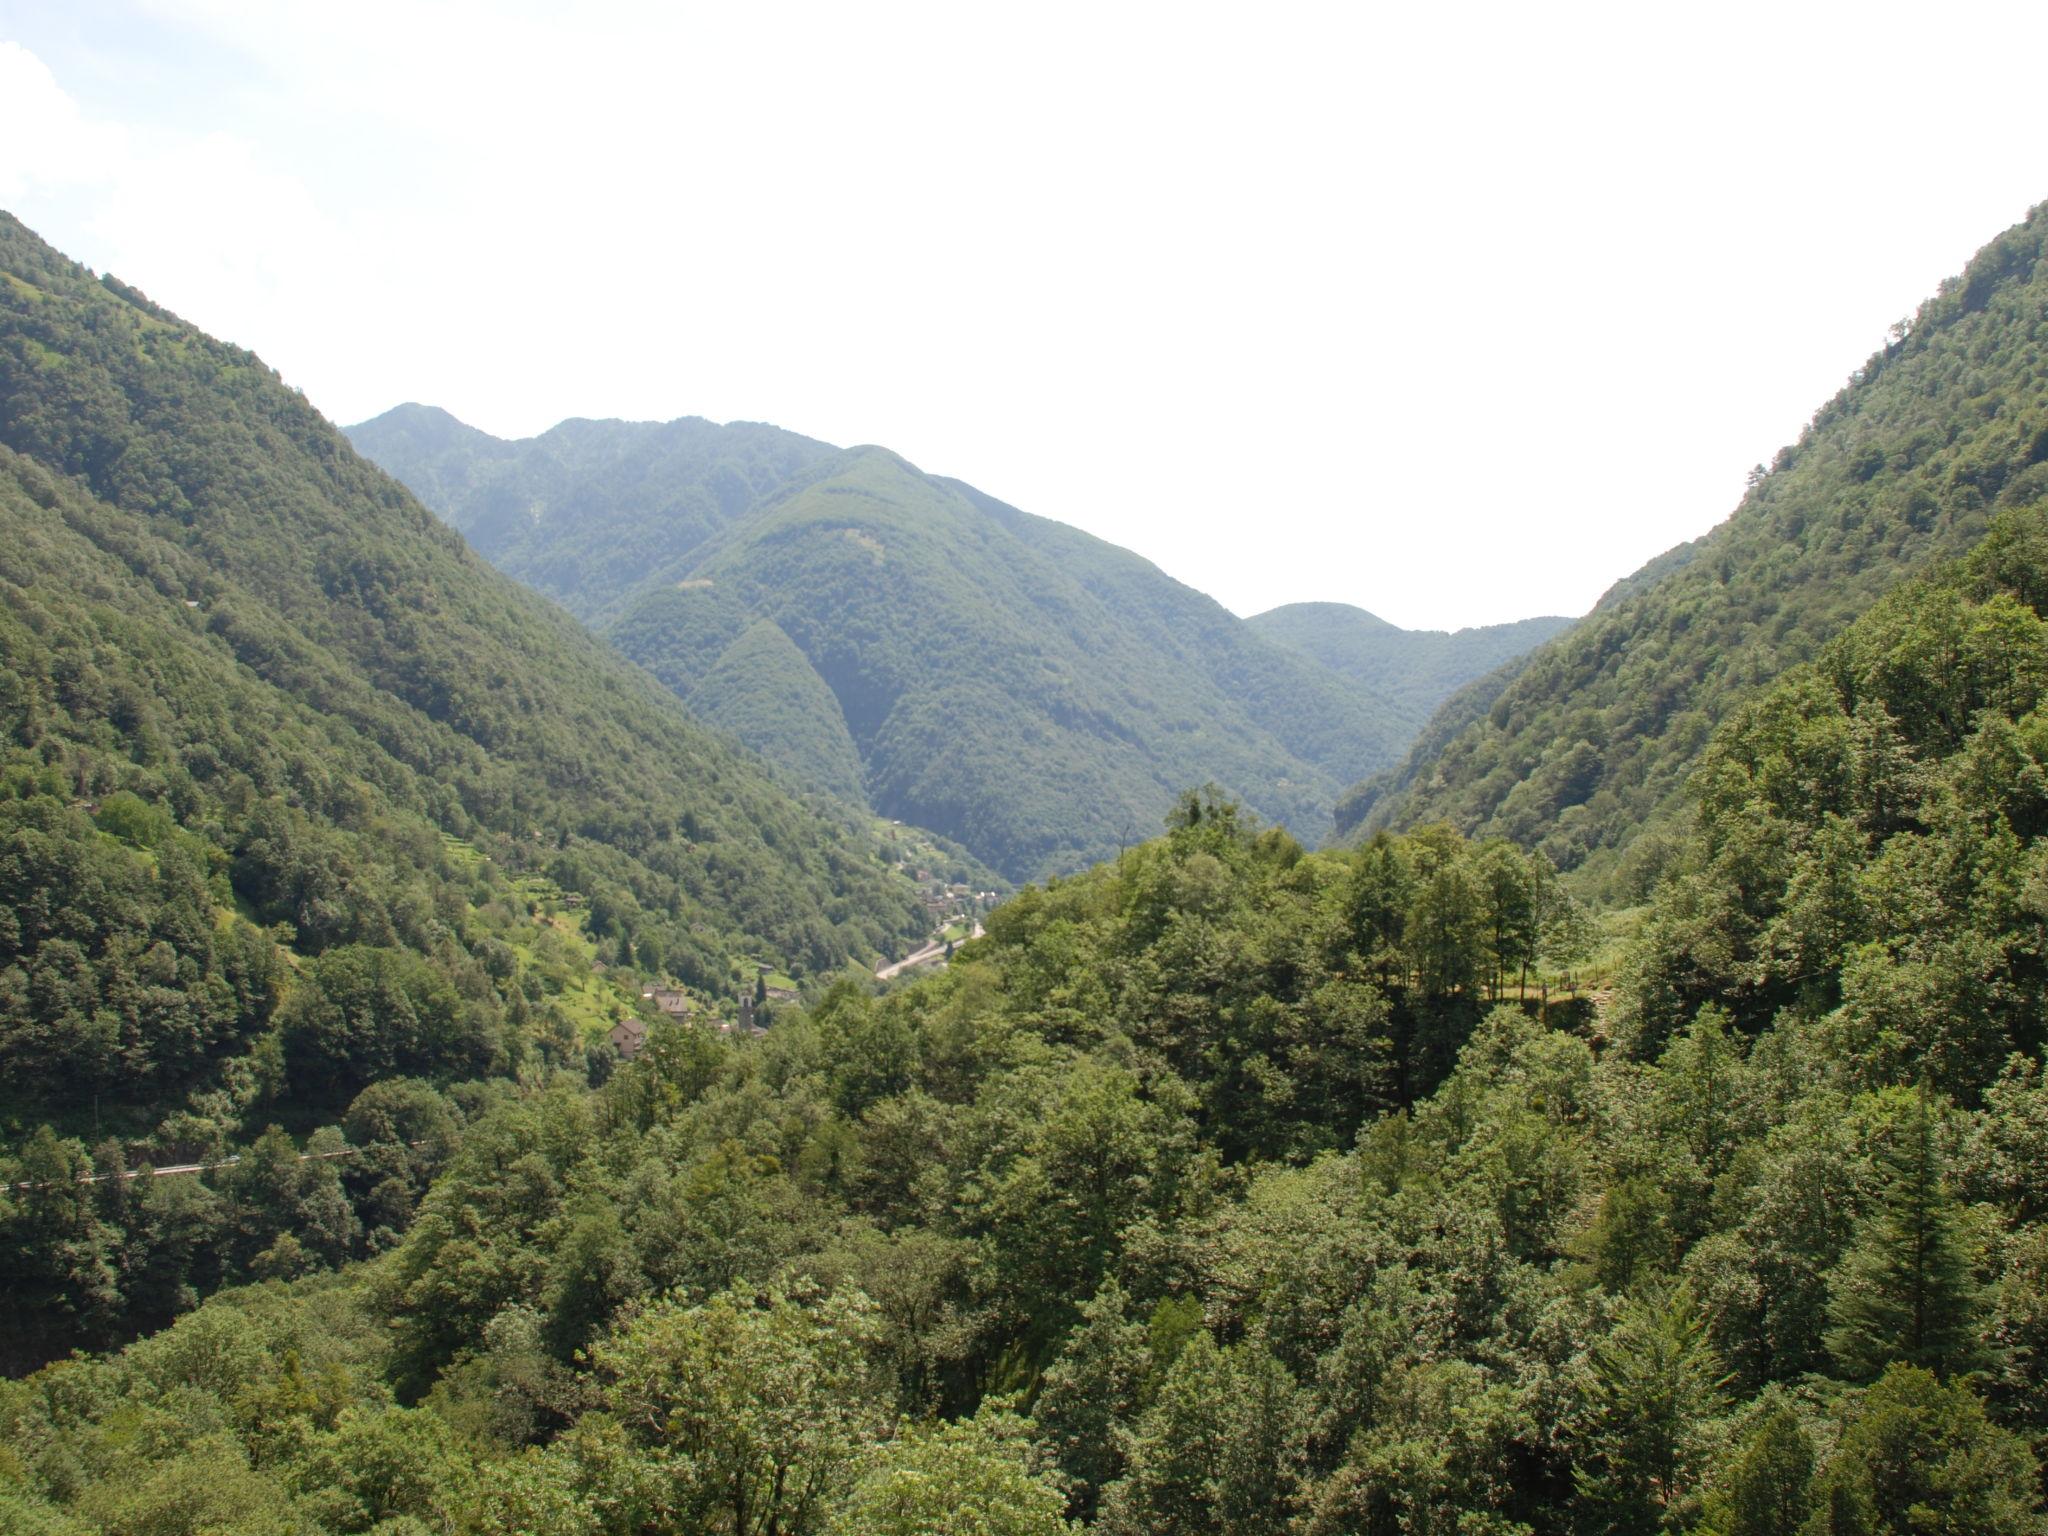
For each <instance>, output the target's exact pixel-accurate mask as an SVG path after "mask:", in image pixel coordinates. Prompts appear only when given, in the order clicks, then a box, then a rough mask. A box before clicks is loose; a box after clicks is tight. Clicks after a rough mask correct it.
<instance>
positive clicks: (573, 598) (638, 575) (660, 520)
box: [347, 405, 837, 622]
mask: <svg viewBox="0 0 2048 1536" xmlns="http://www.w3.org/2000/svg"><path fill="white" fill-rule="evenodd" d="M347 431H348V435H349V438H350V440H351V441H352V442H353V443H354V444H355V446H356V448H357V449H358V451H360V452H361V453H363V454H364V455H365V456H366V457H368V458H369V459H371V460H372V461H373V462H375V463H377V464H379V465H381V466H382V467H383V468H384V469H385V470H386V471H388V472H389V473H391V474H392V475H395V476H396V477H397V478H398V479H399V480H401V481H403V482H404V483H405V484H406V485H407V486H408V487H410V488H411V490H412V491H413V493H414V494H415V495H417V496H418V497H419V498H420V500H421V501H423V502H425V503H426V504H427V505H428V506H429V507H431V508H433V509H434V510H435V511H436V512H438V513H440V514H441V515H442V516H443V517H444V518H446V519H447V520H448V521H449V522H450V523H452V524H453V525H454V526H455V527H456V528H457V529H458V530H460V532H461V533H462V536H463V537H464V538H466V539H468V540H469V542H470V544H471V545H472V546H473V547H474V548H475V549H476V550H477V551H478V552H479V553H481V554H482V555H483V557H484V558H485V559H486V560H488V561H490V562H491V564H493V565H495V566H496V567H497V568H498V569H499V570H501V571H503V572H505V573H506V574H507V575H509V576H516V577H517V578H518V579H519V580H521V581H523V582H525V583H526V584H527V585H528V586H530V587H534V588H536V589H538V590H539V591H541V592H545V593H546V594H547V595H548V596H549V597H552V598H553V599H555V601H556V602H558V603H560V604H562V605H563V606H564V607H565V608H567V609H568V610H569V611H570V612H571V613H573V614H575V615H576V616H577V617H578V618H581V619H583V620H584V621H585V622H596V621H598V620H600V619H601V618H603V617H604V616H605V615H606V614H607V613H608V612H609V611H610V610H611V609H612V608H613V606H614V605H615V604H617V603H618V602H619V600H620V599H621V598H623V597H624V596H626V594H627V593H629V592H631V591H634V590H636V589H637V588H639V587H640V586H641V585H643V584H644V583H645V582H646V581H647V580H648V578H649V575H650V573H651V572H652V571H654V570H656V569H666V568H668V567H670V566H672V565H673V564H674V563H675V562H676V561H677V560H678V559H681V558H684V557H686V556H687V555H688V554H689V553H690V552H691V551H692V550H694V549H696V548H698V547H699V546H700V545H702V544H703V543H704V541H705V540H707V539H709V538H710V537H711V536H712V535H714V534H716V533H718V532H719V531H720V530H722V529H724V528H726V527H728V526H729V525H731V524H732V523H733V522H734V521H736V520H737V519H738V518H739V517H741V516H742V515H744V514H745V513H747V512H749V511H751V510H752V509H753V508H754V507H755V506H757V505H759V504H760V502H761V501H763V500H764V499H766V498H767V497H769V496H772V495H773V494H774V493H775V492H777V491H778V490H781V489H782V488H783V487H784V486H786V485H788V484H789V483H790V481H791V480H792V479H794V478H795V477H797V476H798V475H801V474H802V473H803V472H804V471H805V470H807V469H809V468H810V467H811V466H813V465H816V464H818V463H820V462H822V461H824V460H827V459H830V458H831V457H833V455H834V454H835V453H836V452H837V450H836V449H834V448H832V447H831V446H830V445H829V444H826V443H819V442H814V441H812V440H811V439H810V438H807V437H799V436H798V435H797V434H796V433H794V432H785V431H783V430H782V429H781V428H779V427H770V426H763V425H760V424H758V423H752V422H733V423H731V424H729V425H725V426H719V425H715V424H714V423H712V422H708V421H703V420H700V419H698V418H696V417H686V418H684V419H682V420H680V421H670V422H662V423H654V422H622V421H580V420H579V421H565V422H562V423H561V424H560V425H558V426H556V427H554V428H553V429H551V430H550V431H547V432H544V433H542V434H541V435H540V436H539V437H531V438H526V439H524V440H522V441H518V442H507V441H504V440H503V439H500V438H495V437H492V436H490V435H489V434H488V433H484V432H479V431H478V430H477V429H476V428H474V427H471V426H466V425H464V424H463V423H462V422H460V421H457V420H456V419H455V418H454V417H453V416H451V415H449V414H448V413H447V412H446V411H443V410H440V409H437V408H436V407H433V406H425V405H401V406H398V407H397V408H395V409H393V410H389V411H386V412H385V413H384V414H383V415H382V416H379V417H377V418H375V419H374V420H371V421H366V422H362V423H360V424H359V425H357V426H353V427H350V428H348V429H347Z"/></svg>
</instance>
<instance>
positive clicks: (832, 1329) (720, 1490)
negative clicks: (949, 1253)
mask: <svg viewBox="0 0 2048 1536" xmlns="http://www.w3.org/2000/svg"><path fill="white" fill-rule="evenodd" d="M870 1311H871V1309H870V1308H869V1307H868V1304H867V1302H866V1300H865V1299H864V1298H862V1297H859V1296H835V1297H831V1298H828V1299H821V1300H818V1301H816V1302H815V1303H813V1304H806V1303H805V1302H803V1301H799V1300H794V1299H792V1298H791V1297H790V1296H789V1294H788V1293H787V1292H784V1291H779V1290H771V1291H768V1292H765V1293H756V1292H755V1291H753V1290H752V1289H750V1288H747V1287H744V1286H735V1287H734V1288H733V1289H731V1290H729V1291H726V1292H724V1293H722V1294H720V1295H717V1296H714V1297H712V1298H711V1300H709V1301H707V1302H705V1303H704V1304H703V1305H701V1306H686V1305H684V1304H682V1303H681V1302H678V1301H664V1302H657V1303H656V1304H655V1305H653V1306H651V1307H649V1308H648V1309H647V1310H646V1311H645V1312H643V1313H641V1314H640V1316H639V1317H637V1318H635V1319H634V1320H633V1322H632V1323H631V1325H630V1326H628V1327H627V1328H626V1330H625V1331H624V1332H623V1333H621V1334H619V1335H618V1336H616V1337H614V1338H612V1339H610V1340H608V1341H607V1342H605V1343H603V1344H600V1345H599V1346H598V1347H597V1348H596V1349H594V1350H592V1351H591V1360H592V1365H593V1366H594V1368H595V1370H596V1372H597V1375H598V1379H599V1380H600V1381H601V1382H603V1383H604V1389H605V1396H606V1401H607V1405H608V1406H609V1407H610V1408H611V1410H612V1412H613V1413H614V1414H616V1415H617V1417H618V1419H619V1422H620V1423H621V1424H622V1425H623V1426H624V1427H625V1429H626V1431H627V1433H628V1434H629V1435H630V1436H631V1437H632V1438H633V1440H634V1441H635V1442H636V1443H637V1444H638V1445H640V1446H641V1447H643V1448H644V1449H645V1450H646V1451H648V1452H651V1453H652V1454H653V1455H654V1456H655V1458H656V1459H657V1460H658V1461H659V1463H660V1465H661V1466H662V1467H663V1468H664V1469H665V1471H666V1474H667V1476H668V1478H669V1480H670V1484H671V1488H672V1494H671V1503H672V1507H673V1508H675V1509H676V1510H677V1511H678V1513H679V1514H680V1515H681V1516H682V1517H683V1519H684V1522H685V1523H686V1524H687V1525H688V1526H689V1527H690V1528H692V1529H700V1530H706V1531H715V1532H719V1533H721V1536H805V1533H806V1532H811V1531H817V1530H819V1529H821V1528H822V1527H823V1525H824V1523H825V1519H826V1516H827V1514H828V1513H829V1511H830V1510H831V1508H832V1506H833V1504H834V1503H835V1502H836V1501H837V1499H838V1497H839V1495H840V1494H841V1493H842V1491H843V1490H844V1488H845V1486H846V1485H847V1483H848V1482H849V1481H850V1480H851V1478H852V1476H853V1472H854V1468H855V1462H856V1458H857V1457H858V1455H859V1453H860V1451H861V1449H862V1447H864V1446H866V1445H868V1444H869V1443H871V1442H872V1441H873V1440H875V1439H876V1438H877V1437H878V1436H879V1435H880V1433H881V1431H882V1428H883V1424H884V1420H883V1418H882V1405H883V1401H884V1398H883V1392H882V1382H881V1380H880V1378H879V1375H878V1373H877V1372H876V1371H875V1369H874V1366H873V1363H872V1361H871V1360H870V1359H869V1356H868V1345H869V1342H870V1340H871V1337H872V1334H873V1322H872V1319H871V1316H870Z"/></svg>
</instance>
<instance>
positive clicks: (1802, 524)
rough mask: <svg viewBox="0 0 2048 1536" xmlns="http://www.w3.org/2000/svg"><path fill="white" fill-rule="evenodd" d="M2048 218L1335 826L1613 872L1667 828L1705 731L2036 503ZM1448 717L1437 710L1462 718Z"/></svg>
mask: <svg viewBox="0 0 2048 1536" xmlns="http://www.w3.org/2000/svg"><path fill="white" fill-rule="evenodd" d="M2044 238H2048V208H2044V209H2037V210H2036V211H2035V213H2034V214H2033V215H2032V216H2031V217H2030V218H2029V219H2028V221H2027V222H2026V223H2024V224H2022V225H2019V226H2017V227H2015V228H2014V229H2012V230H2010V231H2008V232H2006V233H2005V234H2004V235H2001V236H2000V237H1999V238H1998V239H1997V240H1995V241H1993V242H1992V243H1991V244H1990V245H1988V246H1986V247H1985V248H1984V250H1983V251H1981V252H1980V253H1979V254H1978V256H1977V257H1976V259H1975V260H1974V261H1972V262H1971V264H1970V266H1969V269H1968V270H1967V272H1965V274H1964V275H1963V276H1962V277H1960V278H1958V279H1954V280H1952V281H1950V282H1949V283H1947V284H1945V285H1944V287H1943V289H1942V292H1941V293H1940V295H1939V296H1937V297H1936V298H1934V299H1932V300H1930V301H1929V302H1928V303H1927V304H1926V305H1925V306H1923V307H1922V309H1921V311H1920V313H1919V315H1918V316H1917V317H1916V319H1915V320H1914V322H1913V324H1912V326H1911V327H1910V329H1909V330H1908V331H1907V333H1906V334H1904V335H1903V336H1901V337H1899V338H1897V339H1895V340H1894V341H1893V343H1892V344H1891V345H1890V346H1888V347H1887V348H1886V349H1885V350H1884V351H1883V352H1881V353H1878V354H1877V355H1875V356H1874V357H1872V358H1871V359H1870V360H1869V362H1868V363H1867V364H1866V365H1865V366H1864V367H1863V368H1862V369H1859V370H1858V371H1857V373H1856V375H1855V376H1854V377H1853V378H1852V380H1851V382H1850V384H1849V386H1848V387H1847V388H1846V389H1844V390H1843V391H1842V393H1841V394H1840V395H1838V396H1837V397H1836V398H1835V399H1834V400H1832V401H1830V402H1829V403H1828V404H1827V405H1825V406H1824V407H1822V409H1821V410H1820V411H1819V413H1818V414H1817V415H1816V416H1815V418H1814V420H1813V422H1812V423H1811V425H1810V426H1809V427H1808V428H1807V430H1806V431H1805V432H1804V433H1803V434H1802V435H1801V437H1800V440H1799V442H1798V443H1797V444H1796V445H1794V446H1792V447H1789V448H1786V449H1785V450H1783V451H1782V452H1781V453H1780V454H1779V455H1778V456H1777V459H1776V461H1775V463H1774V465H1773V467H1772V469H1771V471H1770V472H1769V473H1768V474H1766V475H1764V476H1762V477H1761V478H1760V479H1759V480H1758V481H1757V482H1756V483H1755V484H1754V485H1753V486H1752V488H1751V490H1750V492H1749V494H1748V495H1747V496H1746V497H1745V498H1744V499H1743V502H1742V504H1741V506H1740V507H1739V508H1738V509H1737V510H1736V512H1735V513H1734V515H1733V516H1731V517H1730V518H1729V520H1728V521H1727V522H1726V523H1724V524H1722V525H1721V526H1720V527H1719V528H1717V529H1715V530H1714V531H1713V532H1712V533H1711V534H1709V535H1708V536H1707V537H1706V538H1704V539H1701V540H1698V541H1695V542H1694V543H1693V544H1691V545H1687V546H1683V547H1681V548H1680V549H1679V550H1674V551H1672V552H1671V553H1670V554H1668V555H1666V556H1663V557H1660V558H1659V560H1657V561H1654V562H1652V564H1651V566H1650V567H1647V568H1646V569H1645V571H1644V572H1642V573H1639V574H1638V575H1637V576H1635V577H1631V578H1629V579H1628V580H1627V581H1625V582H1623V583H1621V584H1620V585H1619V586H1618V587H1617V589H1616V591H1615V592H1613V593H1610V594H1609V597H1608V598H1607V599H1605V600H1603V602H1602V603H1601V605H1600V606H1599V607H1598V608H1597V609H1596V610H1595V611H1594V613H1593V614H1592V615H1591V616H1590V617H1588V618H1587V619H1585V620H1584V621H1582V622H1581V623H1580V624H1579V625H1578V626H1577V627H1576V628H1575V629H1573V630H1572V631H1571V632H1570V633H1568V634H1567V635H1565V636H1563V637H1562V638H1560V639H1558V640H1555V641H1552V642H1551V643H1549V644H1548V645H1545V646H1543V647H1542V648H1541V649H1539V650H1538V651H1536V652H1535V653H1534V654H1533V655H1532V656H1531V657H1529V658H1528V660H1527V662H1526V663H1525V664H1523V665H1522V666H1521V668H1520V671H1519V673H1518V674H1517V675H1516V676H1514V677H1513V679H1512V680H1511V681H1509V682H1508V683H1507V684H1506V686H1505V687H1504V688H1502V689H1501V690H1500V691H1499V694H1498V696H1497V697H1496V698H1494V699H1493V700H1492V701H1491V703H1490V704H1489V705H1488V706H1487V707H1486V709H1485V712H1484V716H1483V718H1479V719H1476V720H1474V721H1472V722H1471V723H1470V724H1468V725H1466V726H1465V727H1464V728H1463V729H1462V730H1460V731H1458V732H1457V733H1456V734H1455V735H1454V736H1453V737H1452V739H1451V740H1449V741H1448V742H1447V743H1446V744H1445V745H1444V747H1443V749H1442V751H1441V752H1440V753H1438V754H1437V755H1435V756H1434V757H1433V758H1431V759H1430V760H1429V761H1427V762H1426V763H1423V762H1416V763H1414V764H1412V765H1411V766H1410V767H1408V768H1407V769H1404V770H1403V771H1402V772H1401V773H1400V774H1397V775H1396V776H1395V777H1394V778H1393V779H1392V780H1390V781H1389V783H1388V785H1387V786H1386V788H1388V789H1390V791H1391V792H1389V793H1385V794H1380V793H1375V792H1372V791H1370V790H1369V789H1368V790H1367V791H1365V792H1359V793H1354V794H1353V795H1351V796H1349V797H1347V801H1346V813H1345V816H1346V824H1347V826H1356V825H1359V824H1361V821H1362V823H1363V824H1364V825H1368V826H1377V825H1396V826H1407V825H1417V824H1420V823H1423V822H1428V821H1434V820H1446V821H1449V822H1450V823H1451V824H1453V825H1454V826H1457V827H1459V828H1461V829H1464V830H1466V831H1469V832H1473V833H1476V834H1482V835H1494V834H1500V835H1505V836H1508V837H1511V838H1514V839H1515V840H1517V841H1518V842H1522V843H1524V844H1529V845H1535V846H1540V847H1541V848H1542V849H1543V850H1544V851H1545V852H1546V853H1547V854H1548V855H1549V856H1550V857H1551V858H1553V859H1554V860H1555V861H1557V862H1558V863H1559V864H1560V865H1561V866H1564V867H1568V868H1569V867H1573V866H1579V865H1585V864H1589V863H1591V864H1592V865H1593V866H1594V868H1595V870H1596V872H1597V871H1598V870H1600V869H1603V868H1609V867H1612V866H1613V865H1614V864H1615V862H1616V861H1617V859H1618V858H1619V855H1620V853H1621V851H1622V850H1623V849H1625V848H1626V847H1627V846H1628V845H1629V844H1630V843H1631V842H1632V840H1634V839H1635V838H1636V836H1637V835H1638V834H1639V833H1640V832H1641V831H1642V829H1643V828H1644V827H1645V826H1646V825H1649V824H1651V823H1652V822H1654V821H1657V820H1658V819H1660V818H1663V817H1665V816H1667V815H1669V814H1671V813H1672V812H1673V811H1674V810H1675V808H1676V806H1677V804H1678V795H1679V791H1680V787H1681V785H1682V783H1683V781H1684V779H1685V776H1686V774H1687V773H1688V772H1689V771H1690V769H1691V767H1692V765H1693V764H1694V763H1695V762H1696V761H1697V758H1698V754H1699V752H1700V750H1701V747H1702V746H1703V744H1704V743H1705V741H1706V739H1707V736H1708V733H1709V732H1710V731H1711V730H1712V728H1713V726H1714V724H1715V722H1717V721H1718V720H1720V719H1721V718H1723V717H1724V716H1725V715H1726V714H1727V713H1728V711H1729V710H1730V709H1731V708H1733V707H1734V706H1735V705H1736V704H1737V703H1739V702H1740V701H1741V700H1742V699H1744V698H1747V697H1748V696H1749V695H1751V694H1752V693H1753V692H1754V691H1755V690H1756V689H1757V688H1758V687H1759V686H1761V685H1762V684H1764V683H1767V682H1769V681H1770V680H1771V679H1772V678H1775V677H1776V676H1778V675H1779V674H1780V673H1782V672H1784V671H1786V670H1787V669H1788V668H1790V667H1792V666H1795V665H1797V664H1798V663H1800V662H1803V661H1808V660H1811V659H1812V658H1813V657H1814V656H1815V655H1816V654H1817V653H1818V651H1819V648H1820V646H1821V645H1822V644H1823V643H1825V641H1826V640H1827V639H1828V638H1829V637H1830V636H1831V635H1833V634H1835V633H1836V632H1837V631H1839V630H1840V629H1841V628H1842V627H1843V626H1844V625H1845V624H1847V623H1848V622H1849V621H1850V620H1852V619H1853V618H1855V617H1856V615H1857V614H1859V613H1861V612H1863V611H1864V610H1865V609H1866V608H1868V607H1869V606H1870V604H1871V603H1872V602H1874V601H1875V600H1876V599H1877V597H1878V596H1879V595H1881V594H1882V593H1883V592H1884V591H1885V590H1886V589H1888V588H1889V587H1890V586H1891V585H1893V584H1894V583H1895V582H1897V581H1898V580H1899V579H1900V578H1901V577H1903V576H1906V575H1909V574H1911V573H1913V572H1916V571H1918V570H1920V569H1922V568H1923V567H1924V566H1926V565H1927V564H1928V563H1929V562H1930V561H1933V560H1936V559H1939V558H1941V557H1943V556H1946V555H1950V554H1953V553H1955V552H1957V551H1960V550H1962V549H1965V548H1967V547H1968V546H1969V545H1970V544H1971V543H1973V542H1974V541H1975V540H1976V539H1977V538H1978V537H1979V536H1980V535H1981V533H1982V531H1983V529H1984V527H1985V525H1986V520H1987V518H1988V517H1989V515H1990V512H1991V511H1992V509H1993V508H1995V507H2000V506H2025V505H2028V504H2030V503H2032V502H2035V501H2038V500H2039V499H2040V498H2041V497H2042V496H2043V495H2044V494H2048V270H2044V269H2043V266H2042V263H2041V254H2042V245H2043V241H2044ZM1469 707H1470V702H1469V700H1468V701H1462V702H1461V701H1454V702H1453V704H1452V705H1451V706H1447V708H1450V709H1452V710H1461V709H1467V708H1469Z"/></svg>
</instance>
